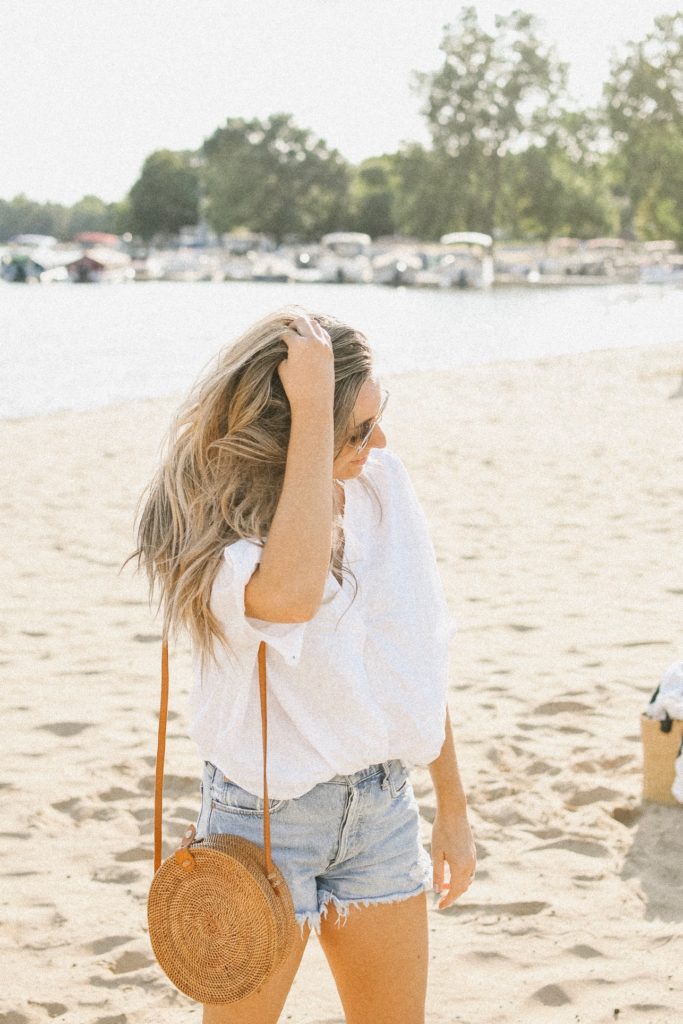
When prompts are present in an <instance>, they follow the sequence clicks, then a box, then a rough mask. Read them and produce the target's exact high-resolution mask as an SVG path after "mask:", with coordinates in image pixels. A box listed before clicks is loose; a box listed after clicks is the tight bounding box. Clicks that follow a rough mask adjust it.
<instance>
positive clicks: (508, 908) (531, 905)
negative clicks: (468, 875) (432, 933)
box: [439, 900, 550, 917]
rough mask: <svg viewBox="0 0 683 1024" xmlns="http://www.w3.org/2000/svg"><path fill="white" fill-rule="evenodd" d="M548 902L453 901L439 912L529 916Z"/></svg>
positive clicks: (542, 908) (536, 912)
mask: <svg viewBox="0 0 683 1024" xmlns="http://www.w3.org/2000/svg"><path fill="white" fill-rule="evenodd" d="M548 906H550V904H549V903H544V902H542V901H541V900H527V901H526V902H519V903H453V904H451V906H450V907H446V908H445V910H440V911H439V913H440V914H471V913H478V914H497V915H503V916H504V917H531V916H533V915H534V914H540V913H541V912H542V911H543V910H545V909H546V907H548Z"/></svg>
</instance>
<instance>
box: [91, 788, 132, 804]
mask: <svg viewBox="0 0 683 1024" xmlns="http://www.w3.org/2000/svg"><path fill="white" fill-rule="evenodd" d="M97 796H98V798H99V799H100V800H104V801H105V803H110V802H112V801H114V800H139V799H140V794H139V793H135V792H134V791H133V790H132V789H124V788H123V786H112V787H111V789H105V790H104V791H103V792H102V793H98V794H97Z"/></svg>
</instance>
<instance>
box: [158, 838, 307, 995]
mask: <svg viewBox="0 0 683 1024" xmlns="http://www.w3.org/2000/svg"><path fill="white" fill-rule="evenodd" d="M190 837H192V838H194V827H192V829H191V830H190V831H189V832H188V833H187V834H186V839H187V838H190ZM273 868H274V875H275V877H274V878H273V880H272V881H271V880H269V877H268V871H267V867H266V859H265V854H264V851H263V850H262V849H261V848H260V847H259V846H257V845H256V844H255V843H251V842H249V840H247V839H242V838H241V837H239V836H233V835H225V834H215V835H208V836H206V838H205V839H203V840H199V841H198V842H192V840H191V839H190V843H189V845H187V846H184V847H181V848H180V849H179V850H177V851H176V852H175V854H173V856H171V857H168V858H167V859H166V860H165V861H164V862H163V864H162V865H161V867H160V868H159V870H158V871H157V872H156V874H155V876H154V880H153V882H152V885H151V888H150V891H149V897H148V900H147V920H148V924H149V936H150V941H151V943H152V948H153V950H154V955H155V956H156V958H157V960H158V961H159V965H160V966H161V968H162V970H163V971H164V973H165V974H166V975H167V976H168V978H169V979H170V980H171V981H172V982H173V984H174V985H175V986H176V988H178V989H180V991H181V992H184V993H185V995H188V996H190V997H191V998H192V999H196V1000H197V1001H198V1002H200V1003H231V1002H235V1001H237V1000H239V999H244V997H245V996H247V995H249V993H250V992H253V991H255V990H256V989H257V988H258V987H259V985H262V984H263V982H264V981H265V980H266V979H267V978H268V976H269V975H270V974H271V972H272V971H274V970H275V969H276V968H277V967H278V966H279V965H280V964H281V963H282V961H283V960H284V959H285V957H286V955H287V953H288V952H289V949H290V948H291V944H292V939H293V938H294V923H295V921H294V905H293V903H292V897H291V895H290V892H289V889H288V888H287V884H286V882H285V880H284V878H283V876H282V873H281V872H280V871H279V870H278V868H277V867H276V866H275V865H273ZM271 877H272V876H271Z"/></svg>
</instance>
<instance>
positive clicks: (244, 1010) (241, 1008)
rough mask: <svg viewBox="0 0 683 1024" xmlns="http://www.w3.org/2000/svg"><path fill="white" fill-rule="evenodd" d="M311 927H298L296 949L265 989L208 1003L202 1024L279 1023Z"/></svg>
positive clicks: (269, 979)
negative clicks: (233, 1001)
mask: <svg viewBox="0 0 683 1024" xmlns="http://www.w3.org/2000/svg"><path fill="white" fill-rule="evenodd" d="M309 935H310V928H309V927H308V926H306V927H305V928H304V929H303V936H302V935H301V934H300V932H299V929H296V938H295V940H294V945H293V947H292V950H291V952H290V954H289V956H288V957H287V959H286V960H285V962H284V963H283V964H282V966H281V967H279V968H278V970H277V971H275V972H274V973H273V974H272V975H271V976H270V978H268V980H267V981H266V982H265V984H264V985H262V986H261V988H259V989H257V990H256V992H252V994H251V995H250V996H247V997H246V998H245V999H240V1000H239V1002H237V1003H224V1004H222V1005H218V1006H216V1005H214V1006H208V1005H205V1006H204V1014H203V1017H202V1024H276V1021H277V1020H279V1017H280V1014H281V1012H282V1007H283V1006H284V1005H285V1001H286V999H287V995H288V994H289V990H290V988H291V987H292V982H293V981H294V977H295V975H296V972H297V971H298V969H299V964H300V963H301V957H302V956H303V954H304V949H305V948H306V943H307V942H308V936H309Z"/></svg>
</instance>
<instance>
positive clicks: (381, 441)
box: [368, 423, 387, 448]
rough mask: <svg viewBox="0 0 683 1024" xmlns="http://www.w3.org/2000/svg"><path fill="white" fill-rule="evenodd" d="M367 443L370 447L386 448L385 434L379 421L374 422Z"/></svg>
mask: <svg viewBox="0 0 683 1024" xmlns="http://www.w3.org/2000/svg"><path fill="white" fill-rule="evenodd" d="M368 445H369V447H371V448H386V446H387V435H386V434H385V433H384V431H383V430H382V428H381V427H380V425H379V423H375V428H374V430H373V431H372V433H371V434H370V440H369V441H368Z"/></svg>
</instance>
